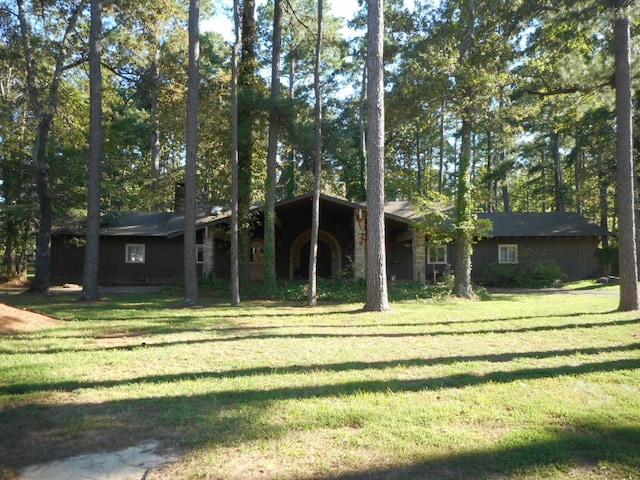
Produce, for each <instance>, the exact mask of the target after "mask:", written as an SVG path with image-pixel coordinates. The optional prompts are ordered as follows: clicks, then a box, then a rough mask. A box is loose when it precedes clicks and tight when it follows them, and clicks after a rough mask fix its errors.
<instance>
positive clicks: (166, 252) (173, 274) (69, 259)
mask: <svg viewBox="0 0 640 480" xmlns="http://www.w3.org/2000/svg"><path fill="white" fill-rule="evenodd" d="M201 241H202V231H199V232H198V242H201ZM127 244H143V245H144V246H145V262H144V263H127V262H126V261H125V248H126V245H127ZM183 258H184V251H183V237H176V238H164V237H160V238H155V237H102V238H101V239H100V266H99V272H98V279H99V280H98V282H99V284H100V285H125V284H126V285H135V284H149V285H161V284H167V283H179V282H182V281H183V279H184V269H183V264H184V262H183ZM83 265H84V247H78V246H74V244H73V242H72V241H71V238H69V237H53V239H52V243H51V282H52V283H82V274H83ZM198 273H199V274H200V275H201V274H202V265H198Z"/></svg>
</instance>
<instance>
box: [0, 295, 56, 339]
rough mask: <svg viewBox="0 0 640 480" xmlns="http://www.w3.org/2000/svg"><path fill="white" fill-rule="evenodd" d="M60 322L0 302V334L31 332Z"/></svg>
mask: <svg viewBox="0 0 640 480" xmlns="http://www.w3.org/2000/svg"><path fill="white" fill-rule="evenodd" d="M61 324H62V322H61V321H60V320H56V319H55V318H51V317H48V316H46V315H42V314H39V313H34V312H30V311H29V310H22V309H20V308H14V307H10V306H9V305H5V304H4V303H0V335H10V334H12V333H23V332H31V331H34V330H40V329H42V328H50V327H55V326H57V325H61Z"/></svg>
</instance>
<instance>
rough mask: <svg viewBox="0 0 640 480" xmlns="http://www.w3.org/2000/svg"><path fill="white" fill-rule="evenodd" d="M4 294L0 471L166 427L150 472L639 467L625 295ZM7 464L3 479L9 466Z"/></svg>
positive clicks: (521, 472) (271, 475) (415, 473)
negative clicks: (310, 304) (36, 323)
mask: <svg viewBox="0 0 640 480" xmlns="http://www.w3.org/2000/svg"><path fill="white" fill-rule="evenodd" d="M0 300H2V301H4V302H10V303H12V304H17V305H18V306H22V307H29V308H30V309H33V310H36V311H40V312H44V313H47V314H50V315H53V316H55V317H57V318H60V319H64V320H67V322H65V323H64V324H63V325H62V326H58V327H56V328H53V329H49V330H41V331H35V332H31V333H23V334H15V335H11V336H3V337H0V472H3V474H4V476H5V477H6V478H11V476H13V475H14V474H15V472H17V471H19V470H20V469H21V468H23V467H25V466H27V465H31V464H34V463H42V462H44V461H50V460H57V459H61V458H65V457H67V456H71V455H76V454H80V453H90V452H100V451H116V450H120V449H124V448H127V447H129V446H132V445H136V444H139V443H142V442H145V441H151V440H153V441H157V442H159V444H160V445H161V446H162V448H163V449H165V450H166V451H170V452H172V453H174V454H178V455H179V456H180V460H178V461H177V462H176V463H174V464H171V465H168V466H166V467H164V468H162V469H160V470H154V471H151V472H150V474H149V475H148V476H147V477H146V478H147V479H176V478H180V479H181V478H210V479H224V480H229V479H242V480H245V479H249V480H250V479H275V478H281V479H324V478H334V479H341V480H348V479H353V480H355V479H365V478H367V479H369V478H373V479H418V478H419V479H430V480H434V479H435V480H439V479H463V480H464V479H484V478H491V479H498V478H499V479H516V478H517V479H566V478H570V479H637V478H640V328H639V327H640V319H639V315H638V313H618V312H615V311H614V310H615V308H616V307H617V301H618V300H617V297H615V296H611V295H602V294H592V293H590V292H586V293H581V294H579V295H577V294H575V293H572V292H568V293H554V294H549V293H546V294H542V293H541V294H529V295H519V294H494V295H492V296H491V297H490V299H489V300H486V301H477V302H469V301H450V302H443V303H425V302H418V301H416V302H402V303H395V304H393V308H394V310H393V311H392V312H390V313H384V314H372V313H363V312H361V311H359V308H360V307H361V304H340V305H324V306H321V307H319V308H315V309H310V308H305V307H300V306H297V305H294V304H282V303H274V302H266V301H263V302H246V303H245V304H244V305H243V306H242V307H240V308H232V307H230V306H228V305H224V304H219V303H218V304H216V303H214V302H213V301H210V302H209V303H207V301H206V300H205V301H204V303H205V305H204V306H203V307H201V308H194V309H183V308H179V305H180V302H181V298H180V297H179V296H176V297H171V296H167V294H166V293H165V294H155V295H114V296H112V297H110V298H106V299H105V300H104V301H101V302H96V303H85V302H80V301H77V299H76V297H73V296H53V297H49V298H43V297H36V296H30V295H20V296H11V297H2V298H0ZM1 476H2V473H0V477H1Z"/></svg>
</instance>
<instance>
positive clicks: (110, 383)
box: [0, 343, 640, 395]
mask: <svg viewBox="0 0 640 480" xmlns="http://www.w3.org/2000/svg"><path fill="white" fill-rule="evenodd" d="M636 350H638V351H640V343H631V344H629V345H616V346H611V347H594V348H572V349H567V350H546V351H533V352H508V353H498V354H485V355H466V356H465V355H455V356H451V357H436V358H408V359H398V360H391V361H378V362H343V363H333V364H318V365H291V366H278V367H255V368H244V369H235V370H228V371H219V372H211V371H201V372H189V373H186V372H185V373H180V374H164V375H153V376H145V377H136V378H126V379H122V380H105V381H98V382H90V381H89V382H79V381H65V382H55V383H14V384H11V385H7V386H3V387H0V394H7V395H24V394H27V393H36V392H54V391H57V392H73V391H75V390H79V389H88V388H113V387H120V386H124V385H133V384H143V383H172V382H180V381H185V380H205V379H240V378H245V377H253V376H264V375H275V374H277V375H295V374H305V373H321V372H330V373H337V372H348V371H353V372H356V371H364V370H387V369H393V368H398V367H405V368H411V367H435V366H439V365H453V364H456V363H471V362H490V363H507V362H511V361H514V360H518V359H539V360H540V359H546V358H560V357H573V356H575V355H601V354H604V353H616V352H633V351H636ZM619 362H623V363H619V365H626V364H627V363H626V362H632V363H629V365H631V366H633V365H634V364H633V362H635V360H633V359H629V360H622V361H619ZM637 363H638V364H640V359H638V360H637ZM588 365H591V364H589V363H584V364H583V365H581V366H580V369H579V370H578V372H577V373H585V372H590V371H591V370H589V369H588ZM594 365H596V366H597V367H600V366H603V365H605V364H602V363H597V364H594ZM610 365H614V364H610ZM526 372H527V371H525V370H521V371H520V372H519V374H520V375H524V374H525V373H526ZM529 372H530V373H531V374H533V375H534V378H540V376H541V374H542V373H544V372H549V370H548V369H544V368H542V369H533V370H530V371H529ZM504 373H505V374H506V375H509V372H504ZM516 373H518V372H516ZM500 374H501V373H500V372H496V373H495V374H494V375H495V376H498V375H500ZM457 378H460V377H459V376H451V377H444V378H440V379H434V380H430V381H429V383H428V386H427V387H425V388H428V389H434V385H436V384H438V382H441V384H442V385H443V386H444V385H451V384H452V382H454V381H455V380H456V379H457ZM480 378H482V379H486V378H487V377H486V376H481V377H480ZM505 381H509V380H508V379H506V380H505ZM478 383H480V382H478ZM474 384H475V383H474Z"/></svg>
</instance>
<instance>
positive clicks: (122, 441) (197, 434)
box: [0, 359, 640, 480]
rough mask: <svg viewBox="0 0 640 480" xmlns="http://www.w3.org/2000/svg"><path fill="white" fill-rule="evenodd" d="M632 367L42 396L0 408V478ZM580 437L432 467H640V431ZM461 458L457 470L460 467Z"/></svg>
mask: <svg viewBox="0 0 640 480" xmlns="http://www.w3.org/2000/svg"><path fill="white" fill-rule="evenodd" d="M374 365H375V364H374ZM317 368H318V369H322V368H323V366H322V365H318V366H317ZM639 368H640V359H625V360H612V361H603V362H591V363H583V364H581V365H577V366H570V365H564V366H560V367H555V368H530V369H521V370H514V371H495V372H490V373H486V374H458V375H451V376H445V377H437V378H421V379H412V380H401V379H394V380H390V381H382V380H373V381H365V380H362V381H351V382H345V383H341V384H326V385H317V386H303V387H280V388H273V389H267V390H265V389H262V388H259V387H258V388H255V389H245V390H239V391H222V392H215V393H207V394H196V395H176V396H171V393H170V387H168V388H167V392H168V393H167V395H166V396H164V395H163V396H158V397H152V398H142V399H138V398H136V399H124V400H109V401H104V402H95V403H78V404H76V403H59V404H56V403H54V400H46V397H44V396H43V397H41V398H42V402H43V403H39V404H26V405H19V406H8V407H5V408H4V409H3V410H1V411H0V426H1V429H2V432H1V433H2V434H1V435H0V447H1V448H0V472H2V469H5V468H8V469H13V470H15V471H19V470H20V469H22V468H25V467H27V466H29V465H33V464H37V463H46V462H49V461H53V460H60V459H63V458H67V457H70V456H74V455H79V454H82V453H88V452H100V451H117V450H120V449H124V448H127V447H130V446H131V445H135V444H138V443H141V442H144V441H148V440H155V441H158V442H160V443H161V445H162V446H163V447H164V448H166V449H177V450H179V451H183V452H186V451H188V450H189V449H196V448H199V447H202V446H203V445H218V446H233V445H240V444H242V443H243V442H250V441H252V440H270V439H277V438H279V437H282V436H284V435H286V434H287V433H288V431H290V430H296V429H298V428H299V427H298V426H296V425H283V424H278V425H273V424H269V423H268V422H266V421H265V419H264V412H265V411H267V409H268V408H269V407H273V406H274V405H277V403H278V402H280V401H286V400H303V399H313V398H331V397H347V396H352V395H362V394H363V393H385V394H388V393H403V392H418V391H422V390H442V389H448V388H464V387H469V386H476V385H483V384H487V383H510V382H514V381H524V380H535V379H542V378H549V377H559V376H574V375H581V374H589V373H598V372H614V371H621V370H637V369H639ZM192 379H193V377H192V375H184V376H183V377H180V376H172V377H171V378H170V381H171V382H175V381H179V380H192ZM137 380H138V381H139V382H145V381H150V382H151V381H157V378H155V377H148V378H147V379H144V378H141V379H137ZM18 401H19V399H18V398H16V399H14V400H13V401H12V402H11V403H13V404H14V405H15V404H17V403H18ZM578 430H579V428H575V429H572V428H569V430H568V432H567V433H563V434H562V435H559V436H558V438H556V439H554V442H556V444H554V443H553V442H551V443H541V444H527V445H524V446H517V447H515V448H509V449H507V450H505V451H504V452H500V451H488V452H483V453H472V454H464V455H463V454H461V455H458V456H457V457H456V455H453V456H452V457H447V458H445V459H443V460H442V461H438V462H437V465H436V467H437V469H444V468H451V469H456V468H468V467H469V464H468V462H470V461H471V460H474V461H475V460H477V461H478V462H479V464H478V466H477V467H474V468H479V469H482V468H483V467H482V465H486V468H487V469H489V470H488V471H505V469H506V470H507V471H515V470H516V469H518V468H531V467H533V466H536V465H539V464H548V463H549V464H555V463H558V462H560V463H565V462H568V461H569V460H572V461H581V460H580V459H583V458H586V459H587V460H588V461H590V462H591V461H596V460H612V459H613V460H616V461H621V462H623V463H624V462H627V464H628V466H629V468H635V467H637V466H638V458H639V457H638V456H639V453H638V452H639V451H640V436H639V432H638V430H637V429H635V428H629V429H624V428H621V429H615V428H612V429H608V428H601V427H594V429H592V430H591V431H589V430H587V431H582V432H578ZM601 437H605V438H606V439H608V440H609V443H611V442H613V441H614V440H615V442H613V443H615V448H614V447H613V446H611V445H609V443H607V445H606V447H602V445H601V443H600V441H599V439H600V438H601ZM557 442H561V444H563V445H564V446H563V449H560V450H558V451H556V450H557V448H558V445H557ZM465 455H472V456H473V455H477V457H478V458H477V459H473V458H472V459H471V460H469V459H465ZM558 455H561V456H560V457H558ZM463 460H464V461H463ZM461 461H463V463H462V467H460V465H459V463H460V462H461ZM465 465H466V467H465ZM436 467H434V466H433V465H431V464H425V465H418V466H412V467H408V468H409V469H408V470H406V469H405V467H402V468H400V469H399V470H397V471H380V472H375V471H374V472H366V473H360V474H357V475H356V476H344V477H337V478H344V479H345V480H348V479H351V478H353V479H359V478H416V477H415V476H413V473H412V472H418V471H420V472H422V471H423V469H430V468H436ZM478 471H480V470H478ZM421 475H422V474H421ZM465 475H466V473H465ZM470 475H471V476H468V477H465V478H479V477H476V476H474V473H470ZM482 476H484V475H482ZM436 478H437V477H436Z"/></svg>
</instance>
